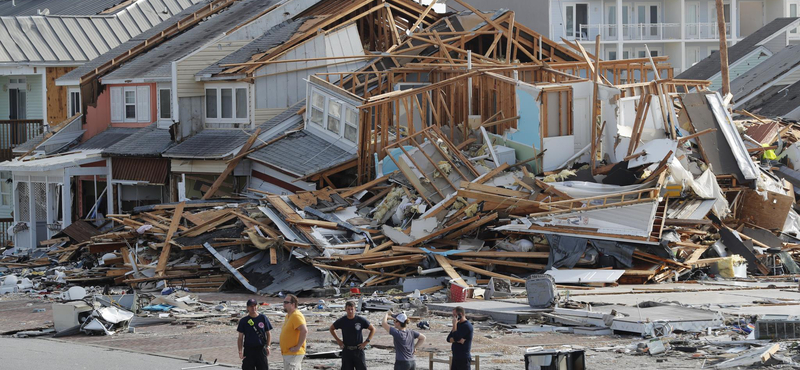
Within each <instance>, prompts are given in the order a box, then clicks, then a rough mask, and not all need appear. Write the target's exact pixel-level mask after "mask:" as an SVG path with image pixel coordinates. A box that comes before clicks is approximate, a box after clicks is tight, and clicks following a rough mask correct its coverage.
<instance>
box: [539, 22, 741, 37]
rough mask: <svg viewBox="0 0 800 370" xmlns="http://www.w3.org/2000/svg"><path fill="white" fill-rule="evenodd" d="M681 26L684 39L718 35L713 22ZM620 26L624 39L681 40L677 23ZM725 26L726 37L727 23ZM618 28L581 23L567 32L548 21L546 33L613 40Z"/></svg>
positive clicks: (728, 26) (614, 25) (608, 25)
mask: <svg viewBox="0 0 800 370" xmlns="http://www.w3.org/2000/svg"><path fill="white" fill-rule="evenodd" d="M684 27H685V34H684V35H683V39H684V40H695V39H696V40H702V39H717V38H719V29H718V28H717V24H716V23H685V24H684ZM621 29H622V40H624V41H651V40H652V41H657V40H681V37H682V36H681V24H680V23H632V24H623V25H622V27H621ZM727 29H728V30H729V31H728V37H730V24H728V25H727ZM619 30H620V27H618V26H617V25H616V24H582V25H579V26H578V31H576V32H573V34H572V35H568V34H567V30H566V29H565V28H564V27H563V25H552V26H551V32H550V33H551V35H553V37H554V38H555V39H556V40H558V39H560V38H561V37H564V38H566V39H569V40H580V41H594V40H595V38H596V37H597V35H600V40H601V41H617V40H619Z"/></svg>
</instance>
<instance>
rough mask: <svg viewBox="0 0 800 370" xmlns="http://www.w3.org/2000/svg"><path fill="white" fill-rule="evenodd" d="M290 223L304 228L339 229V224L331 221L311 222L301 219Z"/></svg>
mask: <svg viewBox="0 0 800 370" xmlns="http://www.w3.org/2000/svg"><path fill="white" fill-rule="evenodd" d="M287 221H289V223H292V224H295V225H302V226H316V227H321V228H324V229H333V230H336V229H337V228H338V227H339V224H337V223H335V222H330V221H319V220H310V219H307V218H304V219H300V220H287Z"/></svg>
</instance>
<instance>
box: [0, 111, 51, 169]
mask: <svg viewBox="0 0 800 370" xmlns="http://www.w3.org/2000/svg"><path fill="white" fill-rule="evenodd" d="M42 123H43V122H42V120H40V119H12V120H0V162H2V161H7V160H9V159H11V158H13V154H12V151H13V150H14V148H16V147H17V145H20V144H22V143H24V142H26V141H28V140H30V139H32V138H33V137H35V136H37V135H40V134H41V133H42V129H43V124H42Z"/></svg>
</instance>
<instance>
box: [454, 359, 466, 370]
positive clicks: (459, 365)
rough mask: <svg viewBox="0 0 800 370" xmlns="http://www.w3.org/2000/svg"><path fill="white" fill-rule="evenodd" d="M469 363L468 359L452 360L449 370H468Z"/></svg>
mask: <svg viewBox="0 0 800 370" xmlns="http://www.w3.org/2000/svg"><path fill="white" fill-rule="evenodd" d="M470 362H471V361H470V359H469V358H453V363H452V365H450V370H470Z"/></svg>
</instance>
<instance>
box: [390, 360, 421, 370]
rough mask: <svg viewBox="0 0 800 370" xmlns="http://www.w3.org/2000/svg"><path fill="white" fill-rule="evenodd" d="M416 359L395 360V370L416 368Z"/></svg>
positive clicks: (412, 369)
mask: <svg viewBox="0 0 800 370" xmlns="http://www.w3.org/2000/svg"><path fill="white" fill-rule="evenodd" d="M416 369H417V362H416V361H400V360H394V370H416Z"/></svg>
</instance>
